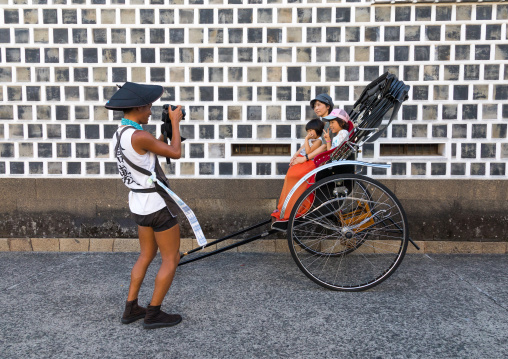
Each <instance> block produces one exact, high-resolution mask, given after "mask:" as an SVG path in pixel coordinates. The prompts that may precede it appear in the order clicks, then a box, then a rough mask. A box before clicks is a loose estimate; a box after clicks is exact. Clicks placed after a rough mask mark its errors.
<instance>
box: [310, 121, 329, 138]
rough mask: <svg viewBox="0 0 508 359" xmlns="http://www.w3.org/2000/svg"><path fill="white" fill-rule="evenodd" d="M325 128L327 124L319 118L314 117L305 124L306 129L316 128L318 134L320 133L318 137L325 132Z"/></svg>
mask: <svg viewBox="0 0 508 359" xmlns="http://www.w3.org/2000/svg"><path fill="white" fill-rule="evenodd" d="M324 128H325V124H324V123H323V121H321V120H320V119H319V118H314V119H312V120H310V121H309V122H307V124H306V125H305V131H308V130H314V131H316V135H318V137H319V136H321V135H322V134H323V129H324Z"/></svg>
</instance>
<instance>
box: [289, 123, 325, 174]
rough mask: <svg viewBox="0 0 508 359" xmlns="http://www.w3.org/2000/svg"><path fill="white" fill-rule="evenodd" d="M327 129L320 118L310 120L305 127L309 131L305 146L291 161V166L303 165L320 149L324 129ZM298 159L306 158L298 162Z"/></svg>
mask: <svg viewBox="0 0 508 359" xmlns="http://www.w3.org/2000/svg"><path fill="white" fill-rule="evenodd" d="M324 128H325V124H324V123H323V121H321V120H320V119H318V118H315V119H313V120H310V121H309V122H307V124H306V125H305V130H306V131H307V136H305V140H304V142H303V145H302V146H301V147H300V148H299V149H298V151H296V152H295V154H294V155H293V157H291V160H290V161H289V165H290V166H293V165H295V164H297V163H303V162H305V161H308V160H309V156H308V155H309V154H310V153H312V152H314V151H315V150H316V149H318V148H319V147H320V146H321V144H322V143H323V142H322V141H321V135H322V134H323V129H324ZM298 157H305V161H303V158H302V161H301V162H300V161H298V162H297V161H296V159H297V158H298Z"/></svg>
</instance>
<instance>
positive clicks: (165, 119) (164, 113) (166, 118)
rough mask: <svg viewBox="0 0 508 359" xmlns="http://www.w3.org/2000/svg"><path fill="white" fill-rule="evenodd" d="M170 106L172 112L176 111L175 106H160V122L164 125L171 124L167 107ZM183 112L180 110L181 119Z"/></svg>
mask: <svg viewBox="0 0 508 359" xmlns="http://www.w3.org/2000/svg"><path fill="white" fill-rule="evenodd" d="M170 106H171V111H174V110H176V106H175V105H168V104H165V105H163V106H162V122H164V123H171V120H170V119H169V111H168V109H169V107H170ZM185 115H186V113H185V110H184V109H183V108H182V116H183V118H185Z"/></svg>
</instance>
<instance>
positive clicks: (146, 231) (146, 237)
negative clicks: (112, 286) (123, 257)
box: [127, 226, 157, 301]
mask: <svg viewBox="0 0 508 359" xmlns="http://www.w3.org/2000/svg"><path fill="white" fill-rule="evenodd" d="M138 235H139V244H140V247H141V253H140V254H139V257H138V260H137V261H136V263H135V264H134V267H132V271H131V283H130V286H129V295H128V296H127V300H128V301H131V300H134V299H136V298H137V297H138V293H139V288H140V287H141V284H142V283H143V279H144V278H145V275H146V271H147V269H148V266H149V265H150V263H151V262H152V260H153V259H154V258H155V255H156V254H157V242H156V241H155V232H154V231H153V229H152V228H150V227H142V226H138Z"/></svg>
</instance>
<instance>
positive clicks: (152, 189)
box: [130, 187, 157, 193]
mask: <svg viewBox="0 0 508 359" xmlns="http://www.w3.org/2000/svg"><path fill="white" fill-rule="evenodd" d="M130 190H131V191H132V192H136V193H153V192H157V188H155V187H151V188H131V189H130Z"/></svg>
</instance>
